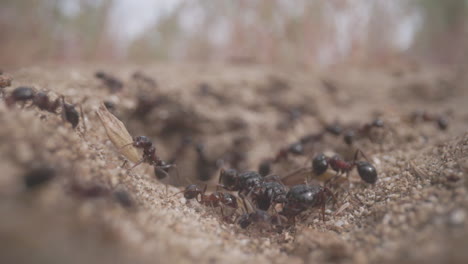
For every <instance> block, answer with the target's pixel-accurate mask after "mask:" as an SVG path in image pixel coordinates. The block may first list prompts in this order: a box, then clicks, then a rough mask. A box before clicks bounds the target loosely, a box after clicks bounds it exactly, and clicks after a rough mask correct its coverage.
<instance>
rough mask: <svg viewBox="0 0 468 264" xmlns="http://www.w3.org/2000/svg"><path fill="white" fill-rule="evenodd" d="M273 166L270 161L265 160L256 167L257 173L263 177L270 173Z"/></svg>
mask: <svg viewBox="0 0 468 264" xmlns="http://www.w3.org/2000/svg"><path fill="white" fill-rule="evenodd" d="M272 164H273V160H272V159H265V160H263V161H262V162H260V164H259V165H258V173H260V175H262V176H263V177H265V176H267V175H269V174H270V173H271V166H272Z"/></svg>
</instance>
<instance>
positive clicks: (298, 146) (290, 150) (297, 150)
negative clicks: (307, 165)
mask: <svg viewBox="0 0 468 264" xmlns="http://www.w3.org/2000/svg"><path fill="white" fill-rule="evenodd" d="M323 135H324V133H323V132H319V133H316V134H309V135H305V136H303V137H302V138H300V139H299V140H298V141H296V142H293V143H291V144H290V145H289V146H287V147H285V148H282V149H280V150H279V151H278V152H277V154H276V155H275V158H274V159H273V163H278V162H280V161H281V160H285V159H287V158H288V156H289V154H292V155H295V156H301V155H304V154H305V148H306V145H307V144H309V143H313V142H317V141H320V140H321V139H322V138H323Z"/></svg>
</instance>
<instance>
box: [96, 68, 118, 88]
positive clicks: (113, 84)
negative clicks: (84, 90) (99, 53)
mask: <svg viewBox="0 0 468 264" xmlns="http://www.w3.org/2000/svg"><path fill="white" fill-rule="evenodd" d="M94 76H95V77H96V78H98V79H100V80H102V81H103V83H104V84H105V85H106V86H107V87H108V88H109V90H110V91H111V93H115V92H119V91H121V90H122V89H123V83H122V82H121V81H119V80H118V79H117V78H115V77H114V76H112V75H110V74H107V73H105V72H102V71H98V72H96V74H95V75H94Z"/></svg>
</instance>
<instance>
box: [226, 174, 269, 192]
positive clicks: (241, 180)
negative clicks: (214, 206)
mask: <svg viewBox="0 0 468 264" xmlns="http://www.w3.org/2000/svg"><path fill="white" fill-rule="evenodd" d="M263 182H264V178H263V177H262V176H261V175H260V174H259V173H258V172H256V171H246V172H242V173H238V172H237V171H236V170H234V169H228V170H224V169H221V172H220V174H219V182H218V186H219V187H222V188H223V189H225V190H228V191H238V193H239V195H243V194H247V196H249V195H250V194H254V196H257V195H260V193H261V192H262V189H263V188H262V185H263Z"/></svg>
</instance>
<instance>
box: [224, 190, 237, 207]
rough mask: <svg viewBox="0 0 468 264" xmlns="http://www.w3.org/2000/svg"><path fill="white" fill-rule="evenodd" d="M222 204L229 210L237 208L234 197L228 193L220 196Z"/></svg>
mask: <svg viewBox="0 0 468 264" xmlns="http://www.w3.org/2000/svg"><path fill="white" fill-rule="evenodd" d="M222 202H223V204H224V205H226V206H229V207H231V208H234V209H237V208H238V207H239V206H238V205H237V199H236V197H235V196H234V195H232V194H230V193H223V194H222Z"/></svg>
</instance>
